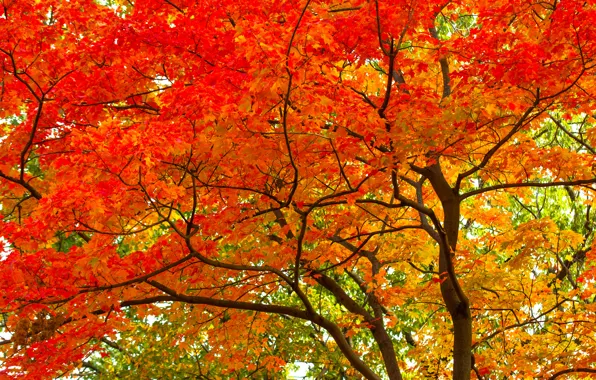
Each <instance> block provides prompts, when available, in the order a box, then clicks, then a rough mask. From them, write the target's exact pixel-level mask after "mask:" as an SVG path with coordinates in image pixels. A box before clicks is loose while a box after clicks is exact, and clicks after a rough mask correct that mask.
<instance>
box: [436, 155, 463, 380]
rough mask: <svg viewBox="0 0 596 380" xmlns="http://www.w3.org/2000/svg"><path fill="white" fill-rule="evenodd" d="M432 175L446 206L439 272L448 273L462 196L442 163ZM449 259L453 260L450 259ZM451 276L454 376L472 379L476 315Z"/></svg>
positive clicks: (447, 287)
mask: <svg viewBox="0 0 596 380" xmlns="http://www.w3.org/2000/svg"><path fill="white" fill-rule="evenodd" d="M428 171H429V173H428V178H429V180H430V182H431V184H432V186H433V188H434V190H435V191H436V193H437V195H438V196H439V199H440V200H441V204H442V206H443V212H444V220H443V229H444V231H445V236H446V239H447V241H446V243H447V245H445V244H441V248H440V252H439V272H440V273H441V274H444V273H447V272H448V271H449V267H450V266H454V263H453V261H454V257H453V254H452V253H453V252H455V250H456V247H457V238H458V234H459V217H460V200H459V196H458V194H456V193H455V192H454V190H453V189H452V188H451V187H450V186H449V184H448V183H447V181H446V180H445V177H444V176H443V173H442V171H441V168H440V166H439V164H435V165H433V166H431V167H430V168H429V170H428ZM448 260H449V261H448ZM453 280H455V281H457V279H452V278H451V276H447V277H445V280H444V281H443V282H442V283H441V295H442V296H443V301H444V302H445V306H446V307H447V310H448V311H449V314H450V315H451V321H452V323H453V380H469V379H470V374H471V371H472V316H471V313H470V305H469V304H468V301H467V299H465V296H464V297H463V298H464V299H462V297H461V296H460V295H462V293H460V294H459V295H458V292H457V290H456V286H457V285H456V284H454V282H453Z"/></svg>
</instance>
